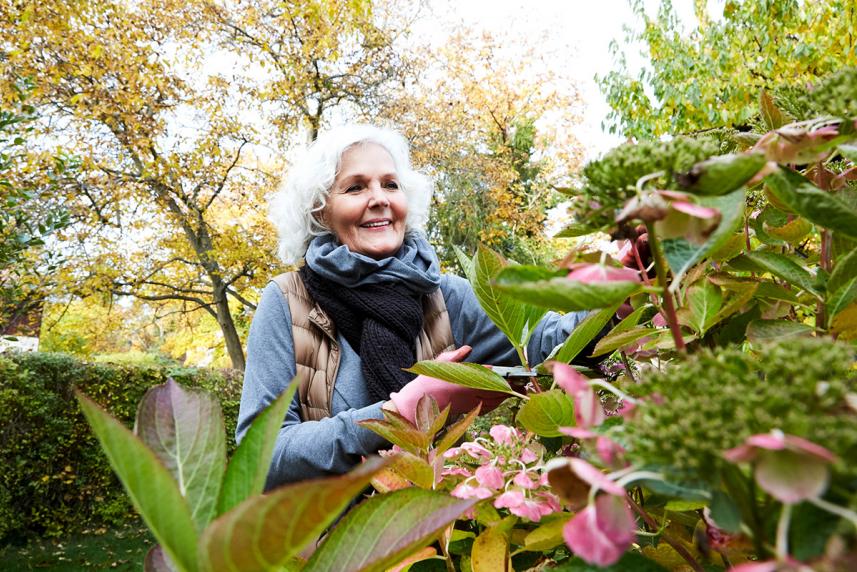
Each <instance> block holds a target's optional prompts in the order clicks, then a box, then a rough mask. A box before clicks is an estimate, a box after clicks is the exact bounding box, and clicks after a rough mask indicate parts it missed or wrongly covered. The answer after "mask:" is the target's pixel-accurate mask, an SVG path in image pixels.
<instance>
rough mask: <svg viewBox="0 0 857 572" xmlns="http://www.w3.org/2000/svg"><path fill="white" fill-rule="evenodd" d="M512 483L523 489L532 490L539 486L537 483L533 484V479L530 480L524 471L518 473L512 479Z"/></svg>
mask: <svg viewBox="0 0 857 572" xmlns="http://www.w3.org/2000/svg"><path fill="white" fill-rule="evenodd" d="M512 482H513V483H514V484H516V485H518V486H519V487H523V488H525V489H534V488H536V487H538V486H539V485H538V483H535V482H533V479H531V478H530V476H529V475H528V474H527V472H526V471H520V472H518V473H517V474H516V475H515V478H514V479H512Z"/></svg>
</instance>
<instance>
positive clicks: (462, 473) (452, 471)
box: [440, 467, 473, 477]
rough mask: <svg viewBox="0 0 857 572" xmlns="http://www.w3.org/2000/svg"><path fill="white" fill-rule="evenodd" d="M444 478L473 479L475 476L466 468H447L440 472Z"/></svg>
mask: <svg viewBox="0 0 857 572" xmlns="http://www.w3.org/2000/svg"><path fill="white" fill-rule="evenodd" d="M440 475H441V476H442V477H452V476H457V477H472V476H473V475H472V474H471V473H470V471H468V470H467V469H465V468H464V467H447V468H445V469H444V470H443V471H441V472H440Z"/></svg>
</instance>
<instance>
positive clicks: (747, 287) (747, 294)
mask: <svg viewBox="0 0 857 572" xmlns="http://www.w3.org/2000/svg"><path fill="white" fill-rule="evenodd" d="M758 289H759V283H758V282H751V283H748V284H733V285H731V291H732V292H733V294H732V295H731V296H730V297H729V299H728V302H727V303H726V305H725V306H723V307H722V308H721V309H720V310H719V311H718V312H717V314H716V315H715V316H714V318H712V319H711V320H710V321H709V322H708V323H707V324H706V327H707V329H710V328H711V327H712V326H714V325H715V324H719V323H720V322H722V321H723V320H725V319H726V318H728V317H729V316H731V315H732V314H734V313H735V312H737V311H738V310H740V309H741V308H743V307H744V305H745V304H747V303H749V302H750V300H752V299H753V296H754V295H755V294H756V291H757V290H758Z"/></svg>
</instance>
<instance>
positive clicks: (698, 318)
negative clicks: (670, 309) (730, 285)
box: [683, 280, 723, 337]
mask: <svg viewBox="0 0 857 572" xmlns="http://www.w3.org/2000/svg"><path fill="white" fill-rule="evenodd" d="M722 307H723V294H722V293H721V292H720V288H718V287H717V286H715V285H714V284H712V283H711V282H710V281H709V280H702V281H701V285H694V286H691V287H690V288H689V289H688V292H687V306H686V309H687V310H689V313H688V319H687V325H688V326H690V327H691V328H693V329H694V330H696V332H697V333H698V334H699V336H700V337H702V336H704V335H705V332H706V331H708V328H710V327H711V326H712V325H713V324H714V318H715V316H716V315H717V313H718V312H719V311H720V309H721V308H722ZM683 314H684V313H683Z"/></svg>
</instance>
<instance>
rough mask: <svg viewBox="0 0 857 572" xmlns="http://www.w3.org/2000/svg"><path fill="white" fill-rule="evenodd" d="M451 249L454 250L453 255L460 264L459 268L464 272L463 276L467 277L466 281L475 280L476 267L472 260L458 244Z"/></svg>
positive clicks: (471, 281)
mask: <svg viewBox="0 0 857 572" xmlns="http://www.w3.org/2000/svg"><path fill="white" fill-rule="evenodd" d="M452 249H453V252H455V257H456V258H457V259H458V263H459V264H460V265H461V270H462V271H463V272H464V276H465V277H466V278H467V281H468V282H470V283H471V284H473V282H474V281H475V280H476V277H475V276H476V274H475V268H476V267H475V265H474V262H473V260H472V259H471V258H470V257H469V256H467V254H466V253H465V252H464V251H463V250H461V248H459V247H458V246H453V247H452Z"/></svg>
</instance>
